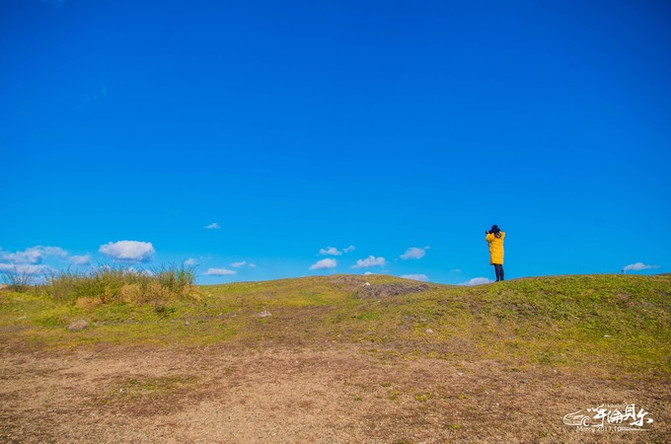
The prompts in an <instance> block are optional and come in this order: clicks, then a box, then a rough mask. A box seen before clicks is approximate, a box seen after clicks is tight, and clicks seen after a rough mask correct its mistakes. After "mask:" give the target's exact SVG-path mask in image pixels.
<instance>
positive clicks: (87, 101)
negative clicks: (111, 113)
mask: <svg viewBox="0 0 671 444" xmlns="http://www.w3.org/2000/svg"><path fill="white" fill-rule="evenodd" d="M52 2H53V3H54V4H56V3H59V4H63V1H62V0H61V1H60V2H57V1H53V0H52ZM106 95H107V87H106V86H105V85H103V86H102V87H101V88H100V90H99V91H98V92H95V93H93V94H87V95H86V96H84V98H83V99H82V102H81V107H82V108H88V107H89V106H91V105H92V104H93V103H95V102H97V101H98V100H100V99H102V98H103V97H105V96H106Z"/></svg>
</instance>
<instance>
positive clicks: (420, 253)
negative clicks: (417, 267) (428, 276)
mask: <svg viewBox="0 0 671 444" xmlns="http://www.w3.org/2000/svg"><path fill="white" fill-rule="evenodd" d="M429 248H431V247H424V248H419V247H410V248H408V249H407V250H405V253H403V254H402V255H401V256H400V257H401V259H403V260H407V259H421V258H423V257H424V256H426V250H428V249H429Z"/></svg>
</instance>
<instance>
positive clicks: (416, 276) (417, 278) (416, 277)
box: [401, 274, 429, 282]
mask: <svg viewBox="0 0 671 444" xmlns="http://www.w3.org/2000/svg"><path fill="white" fill-rule="evenodd" d="M401 277H402V278H404V279H412V280H413V281H422V282H428V280H429V278H428V277H427V276H426V275H425V274H404V275H403V276H401Z"/></svg>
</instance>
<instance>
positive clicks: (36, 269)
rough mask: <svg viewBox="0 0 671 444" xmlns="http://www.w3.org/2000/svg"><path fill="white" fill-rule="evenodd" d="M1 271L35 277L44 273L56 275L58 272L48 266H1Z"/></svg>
mask: <svg viewBox="0 0 671 444" xmlns="http://www.w3.org/2000/svg"><path fill="white" fill-rule="evenodd" d="M0 271H4V272H8V273H16V274H17V275H19V276H22V275H29V276H35V275H38V274H43V273H55V272H56V270H55V269H53V268H51V267H49V266H48V265H32V264H0Z"/></svg>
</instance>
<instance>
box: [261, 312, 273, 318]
mask: <svg viewBox="0 0 671 444" xmlns="http://www.w3.org/2000/svg"><path fill="white" fill-rule="evenodd" d="M259 316H260V317H262V318H267V317H268V316H272V314H270V312H269V311H262V312H261V313H259Z"/></svg>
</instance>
